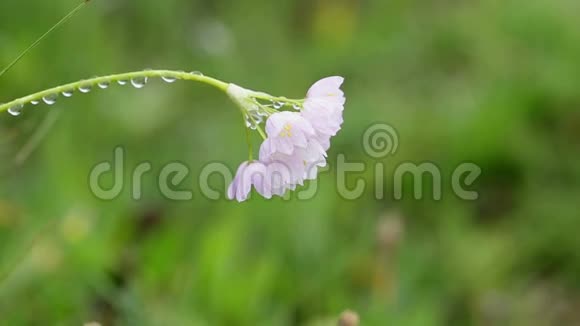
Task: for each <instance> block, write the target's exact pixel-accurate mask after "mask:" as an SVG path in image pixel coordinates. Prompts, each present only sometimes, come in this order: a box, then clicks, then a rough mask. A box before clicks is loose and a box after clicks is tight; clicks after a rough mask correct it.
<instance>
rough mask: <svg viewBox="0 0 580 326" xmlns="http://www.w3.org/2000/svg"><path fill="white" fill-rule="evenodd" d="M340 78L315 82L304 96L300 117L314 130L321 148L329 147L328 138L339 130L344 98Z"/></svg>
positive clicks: (342, 80) (341, 121)
mask: <svg viewBox="0 0 580 326" xmlns="http://www.w3.org/2000/svg"><path fill="white" fill-rule="evenodd" d="M343 82H344V78H342V77H328V78H324V79H321V80H319V81H317V82H316V83H315V84H314V85H312V87H310V89H309V90H308V93H307V95H306V100H305V101H304V109H303V110H302V111H301V113H302V116H303V117H304V118H305V119H306V120H308V121H309V122H310V123H311V124H312V126H313V127H314V129H315V130H316V139H317V140H318V141H319V143H320V144H322V145H323V148H324V149H325V150H327V149H328V148H329V147H330V138H331V137H333V136H335V135H336V133H337V132H338V131H339V130H340V128H341V126H342V123H343V119H342V111H343V110H344V104H345V102H346V98H345V97H344V92H343V91H342V90H341V89H340V86H341V85H342V83H343Z"/></svg>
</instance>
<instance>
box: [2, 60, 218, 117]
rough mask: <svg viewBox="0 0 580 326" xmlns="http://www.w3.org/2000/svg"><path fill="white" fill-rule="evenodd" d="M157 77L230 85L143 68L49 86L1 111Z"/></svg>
mask: <svg viewBox="0 0 580 326" xmlns="http://www.w3.org/2000/svg"><path fill="white" fill-rule="evenodd" d="M155 77H168V78H176V79H181V80H188V81H196V82H201V83H204V84H208V85H210V86H213V87H216V88H218V89H220V90H222V91H224V92H225V91H226V90H227V87H228V85H229V84H228V83H225V82H223V81H221V80H218V79H215V78H211V77H208V76H203V75H197V74H193V73H187V72H183V71H173V70H143V71H136V72H128V73H123V74H115V75H108V76H103V77H94V78H90V79H85V80H81V81H77V82H74V83H70V84H65V85H61V86H57V87H53V88H49V89H47V90H44V91H40V92H37V93H34V94H30V95H27V96H24V97H21V98H18V99H15V100H13V101H10V102H7V103H5V104H2V105H0V112H3V111H6V110H8V109H9V108H11V107H15V106H20V105H26V104H27V103H30V102H32V101H41V100H42V98H44V97H46V96H51V95H59V94H61V93H62V92H70V91H75V90H77V89H79V88H84V87H93V86H96V85H98V84H99V83H113V82H117V81H119V80H123V81H130V80H132V79H139V78H155Z"/></svg>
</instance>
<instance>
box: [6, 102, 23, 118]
mask: <svg viewBox="0 0 580 326" xmlns="http://www.w3.org/2000/svg"><path fill="white" fill-rule="evenodd" d="M22 108H24V105H23V104H14V105H13V106H12V107H10V108H9V109H8V113H10V114H11V115H13V116H15V117H16V116H19V115H20V114H21V113H22Z"/></svg>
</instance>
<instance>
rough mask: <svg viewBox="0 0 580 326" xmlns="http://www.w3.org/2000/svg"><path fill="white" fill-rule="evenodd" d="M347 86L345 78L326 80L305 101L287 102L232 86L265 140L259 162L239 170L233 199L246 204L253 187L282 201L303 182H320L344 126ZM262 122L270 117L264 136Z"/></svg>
mask: <svg viewBox="0 0 580 326" xmlns="http://www.w3.org/2000/svg"><path fill="white" fill-rule="evenodd" d="M343 81H344V79H343V78H342V77H329V78H325V79H322V80H320V81H318V82H316V83H315V84H314V85H312V87H311V88H310V89H309V91H308V93H307V97H306V99H305V100H289V99H286V98H279V97H274V96H271V95H268V94H265V93H259V92H253V91H249V90H245V89H243V88H241V87H239V86H236V85H231V86H230V88H231V90H230V88H229V89H228V94H230V97H231V98H232V99H234V102H236V103H237V104H238V106H239V107H240V108H241V109H242V112H243V113H244V115H245V116H246V117H248V118H249V119H251V121H252V123H254V125H253V127H255V128H256V129H257V130H258V131H259V132H260V133H261V135H262V136H263V137H264V142H263V143H262V145H261V146H260V153H259V160H258V161H252V162H244V163H242V165H241V166H240V168H239V169H238V172H237V173H236V177H235V179H234V181H233V182H232V184H231V185H230V187H229V189H228V197H229V198H230V199H234V198H235V199H236V200H238V201H244V200H246V199H247V198H248V194H249V192H250V191H251V188H252V186H253V187H254V188H255V189H256V191H257V192H258V193H259V194H260V195H262V196H263V197H265V198H271V197H272V196H273V195H277V196H282V195H284V193H285V192H286V191H287V190H294V189H295V188H296V186H298V185H302V184H303V183H304V180H312V179H315V178H316V176H317V172H318V168H319V167H323V166H325V165H326V150H328V148H329V147H330V138H331V137H333V136H335V135H336V134H337V132H338V131H339V130H340V128H341V125H342V123H343V119H342V112H343V110H344V104H345V101H346V100H345V97H344V93H343V92H342V90H341V89H340V86H341V85H342V83H343ZM262 101H271V102H272V103H276V105H268V104H263V103H262ZM280 103H282V105H280ZM286 105H288V106H292V107H294V108H296V107H299V108H300V111H299V112H288V111H284V112H279V111H277V108H279V107H283V106H286ZM263 116H266V117H267V120H266V124H265V132H263V131H262V129H261V127H260V126H259V122H260V121H261V117H263ZM256 119H259V121H257V120H256ZM252 129H254V128H252Z"/></svg>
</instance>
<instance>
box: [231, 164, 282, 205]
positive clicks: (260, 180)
mask: <svg viewBox="0 0 580 326" xmlns="http://www.w3.org/2000/svg"><path fill="white" fill-rule="evenodd" d="M252 186H254V188H255V189H256V191H257V192H258V193H259V194H260V195H262V196H263V197H265V198H271V197H272V191H271V186H270V183H269V182H268V168H267V166H266V165H265V164H264V163H262V162H259V161H251V162H244V163H242V164H241V165H240V167H239V168H238V171H237V172H236V176H235V177H234V180H233V181H232V183H231V184H230V186H229V187H228V198H229V199H230V200H233V199H236V200H237V201H239V202H242V201H245V200H246V199H248V195H249V193H250V191H251V190H252Z"/></svg>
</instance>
